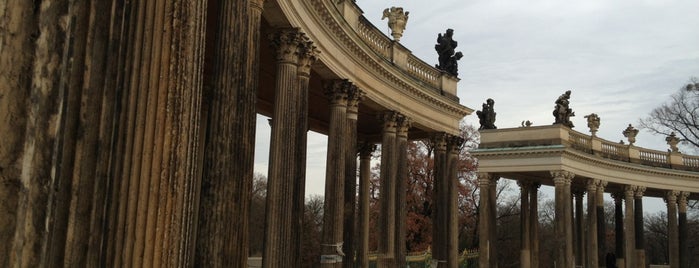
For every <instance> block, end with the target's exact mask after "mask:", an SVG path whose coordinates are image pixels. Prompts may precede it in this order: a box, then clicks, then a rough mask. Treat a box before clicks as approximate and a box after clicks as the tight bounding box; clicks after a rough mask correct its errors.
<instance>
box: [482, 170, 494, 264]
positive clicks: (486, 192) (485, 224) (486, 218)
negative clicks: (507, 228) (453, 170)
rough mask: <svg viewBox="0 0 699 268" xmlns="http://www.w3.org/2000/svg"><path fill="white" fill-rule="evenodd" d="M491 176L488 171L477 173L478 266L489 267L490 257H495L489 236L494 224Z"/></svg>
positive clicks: (492, 242)
mask: <svg viewBox="0 0 699 268" xmlns="http://www.w3.org/2000/svg"><path fill="white" fill-rule="evenodd" d="M492 181H493V177H492V175H491V174H489V173H478V189H479V192H480V201H479V204H478V229H479V230H478V267H480V268H489V267H495V266H491V265H490V264H491V263H492V261H491V259H497V258H495V256H492V252H491V251H490V249H491V246H490V245H491V244H494V241H493V240H494V239H492V238H491V236H490V234H491V232H490V229H491V228H492V227H494V226H492V225H491V223H490V213H491V211H490V184H491V183H492Z"/></svg>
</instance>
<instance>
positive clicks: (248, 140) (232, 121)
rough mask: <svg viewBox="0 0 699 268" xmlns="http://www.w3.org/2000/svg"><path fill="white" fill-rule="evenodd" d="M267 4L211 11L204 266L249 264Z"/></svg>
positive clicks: (199, 247)
mask: <svg viewBox="0 0 699 268" xmlns="http://www.w3.org/2000/svg"><path fill="white" fill-rule="evenodd" d="M246 2H247V3H246ZM262 2H263V0H253V1H244V2H243V3H244V4H236V3H231V2H221V3H220V6H219V7H217V9H218V10H220V12H218V13H215V14H210V15H212V16H217V21H218V25H217V26H218V27H217V29H216V31H215V33H214V34H213V35H214V36H215V37H213V38H212V40H215V41H214V42H215V46H214V50H215V51H214V52H213V53H212V54H214V55H215V58H214V59H213V60H212V61H213V64H212V65H213V67H212V71H211V74H210V75H209V77H210V79H211V81H212V82H211V86H210V87H209V88H210V89H209V90H210V93H209V95H210V98H208V100H210V102H209V103H207V105H206V106H207V112H208V118H209V119H210V120H209V121H208V122H207V137H208V138H207V140H206V144H205V145H204V148H205V151H204V159H205V161H204V163H205V165H204V166H203V168H202V172H203V174H202V189H201V191H202V192H201V197H200V207H199V213H200V215H199V218H198V222H199V224H198V235H197V243H196V254H195V256H196V260H195V262H196V264H197V265H198V266H231V265H232V266H240V265H247V257H248V225H249V223H248V218H249V217H248V213H249V207H250V205H249V204H250V191H251V188H252V177H253V163H254V153H255V146H253V144H254V143H255V123H256V116H257V112H256V102H257V86H258V85H257V83H258V65H259V49H258V48H259V46H260V18H261V14H262ZM248 5H249V6H248ZM246 15H247V16H246ZM231 29H234V30H233V31H232V30H231ZM241 35H242V36H244V39H243V40H244V41H242V42H241ZM240 55H248V57H240ZM237 59H243V62H242V64H241V63H234V62H235V61H236V60H237ZM231 63H233V64H231ZM231 65H232V66H231ZM287 79H295V78H292V77H287ZM241 81H242V83H241ZM232 107H234V109H233V111H234V112H231V108H232ZM234 159H235V161H233V160H234ZM214 185H215V186H214ZM231 199H235V200H239V201H237V202H231ZM230 225H233V226H239V228H235V229H230V228H228V226H230ZM222 234H223V235H222Z"/></svg>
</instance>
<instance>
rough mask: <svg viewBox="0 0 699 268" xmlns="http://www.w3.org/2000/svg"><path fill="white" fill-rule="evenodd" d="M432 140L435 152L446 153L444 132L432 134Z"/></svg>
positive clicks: (445, 135)
mask: <svg viewBox="0 0 699 268" xmlns="http://www.w3.org/2000/svg"><path fill="white" fill-rule="evenodd" d="M430 140H431V141H432V144H434V150H435V151H446V150H447V134H446V133H444V132H437V133H432V136H431V137H430ZM486 174H487V173H486Z"/></svg>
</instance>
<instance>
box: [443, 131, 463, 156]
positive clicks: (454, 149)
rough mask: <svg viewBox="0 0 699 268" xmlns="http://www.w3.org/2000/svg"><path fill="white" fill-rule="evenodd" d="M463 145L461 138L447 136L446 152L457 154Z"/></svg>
mask: <svg viewBox="0 0 699 268" xmlns="http://www.w3.org/2000/svg"><path fill="white" fill-rule="evenodd" d="M463 144H464V139H463V138H461V137H459V136H454V135H448V136H447V150H449V153H452V154H459V151H460V150H461V145H463Z"/></svg>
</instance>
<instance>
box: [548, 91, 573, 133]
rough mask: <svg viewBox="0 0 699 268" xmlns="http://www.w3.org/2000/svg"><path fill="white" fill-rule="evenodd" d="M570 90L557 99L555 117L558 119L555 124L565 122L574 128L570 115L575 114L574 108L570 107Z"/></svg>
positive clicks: (554, 110) (564, 123) (565, 124)
mask: <svg viewBox="0 0 699 268" xmlns="http://www.w3.org/2000/svg"><path fill="white" fill-rule="evenodd" d="M569 104H570V90H568V91H566V92H565V93H563V95H561V96H560V97H558V99H557V100H556V106H555V107H554V109H553V117H554V118H555V119H556V121H555V122H553V124H563V125H564V126H567V127H569V128H573V127H574V125H573V122H570V117H571V116H575V112H573V109H570V107H569Z"/></svg>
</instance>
